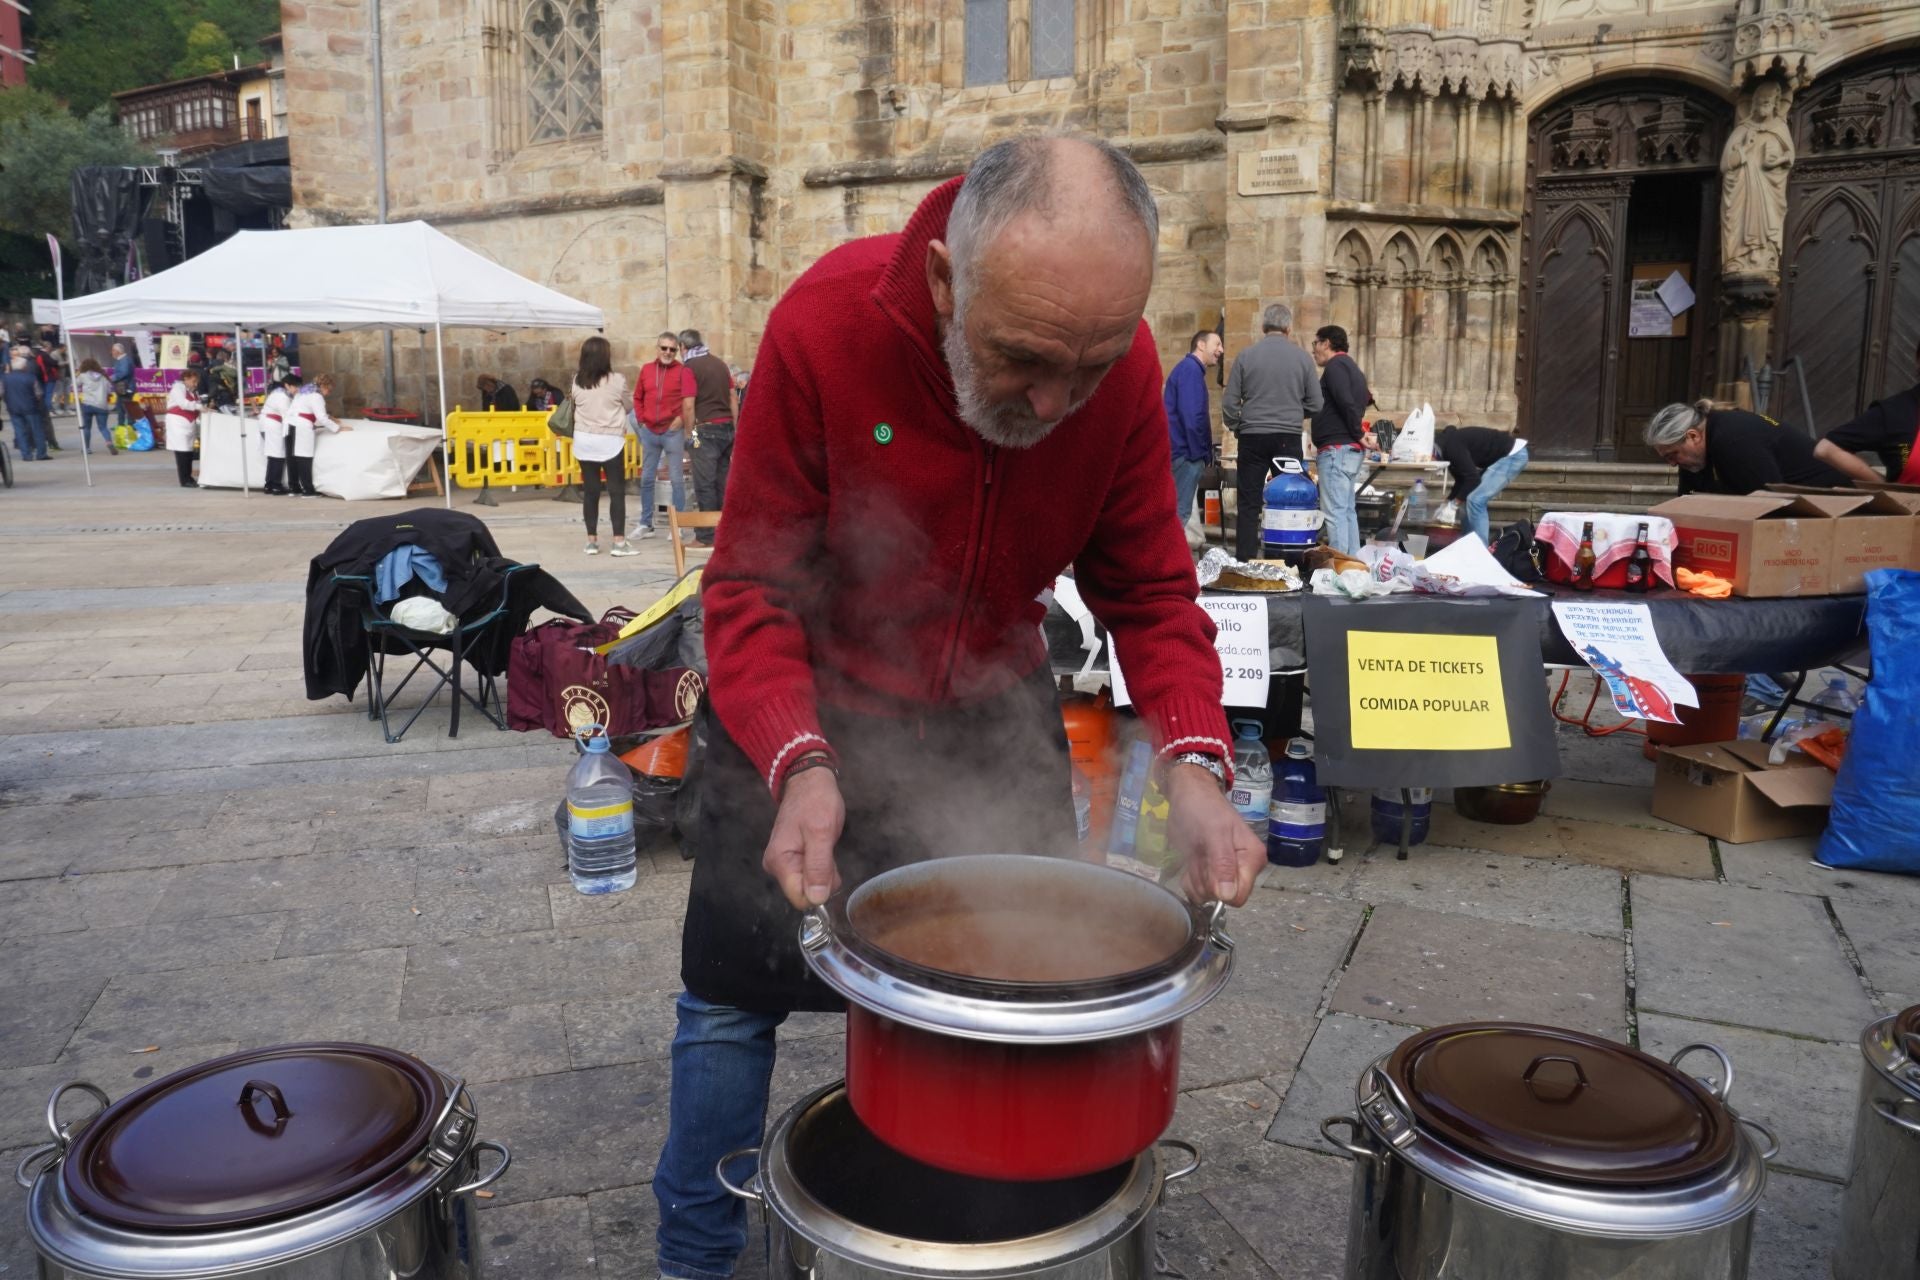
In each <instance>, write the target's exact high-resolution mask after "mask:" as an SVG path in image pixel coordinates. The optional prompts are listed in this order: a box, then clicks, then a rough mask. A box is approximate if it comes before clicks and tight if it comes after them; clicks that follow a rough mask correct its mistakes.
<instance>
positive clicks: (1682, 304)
mask: <svg viewBox="0 0 1920 1280" xmlns="http://www.w3.org/2000/svg"><path fill="white" fill-rule="evenodd" d="M1659 293H1660V301H1662V302H1664V303H1666V304H1667V310H1668V311H1670V312H1672V313H1673V314H1674V315H1676V316H1677V315H1679V314H1680V313H1681V312H1683V311H1685V310H1686V309H1687V308H1688V307H1690V306H1692V305H1693V302H1694V297H1693V286H1692V285H1690V284H1688V283H1687V278H1686V277H1685V276H1683V275H1681V274H1680V273H1679V272H1678V271H1676V272H1674V273H1673V274H1672V275H1670V276H1668V277H1667V278H1666V279H1665V280H1662V281H1661V282H1660V289H1659Z"/></svg>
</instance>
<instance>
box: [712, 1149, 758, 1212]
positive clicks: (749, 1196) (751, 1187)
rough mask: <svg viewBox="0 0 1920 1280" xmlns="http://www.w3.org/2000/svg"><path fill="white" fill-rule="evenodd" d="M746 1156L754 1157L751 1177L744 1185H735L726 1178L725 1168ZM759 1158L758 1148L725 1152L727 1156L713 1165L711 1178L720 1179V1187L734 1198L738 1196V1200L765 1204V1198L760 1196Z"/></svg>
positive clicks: (731, 1180)
mask: <svg viewBox="0 0 1920 1280" xmlns="http://www.w3.org/2000/svg"><path fill="white" fill-rule="evenodd" d="M747 1156H752V1157H754V1165H755V1168H754V1171H753V1176H752V1177H751V1178H748V1179H747V1180H746V1182H744V1183H736V1182H734V1180H733V1179H731V1178H729V1177H728V1176H727V1166H728V1165H730V1164H732V1163H733V1162H734V1161H735V1160H742V1159H745V1158H746V1157H747ZM759 1157H760V1148H758V1147H741V1148H740V1149H739V1150H738V1151H729V1152H727V1154H725V1155H723V1156H721V1157H720V1159H719V1161H718V1162H716V1163H715V1164H714V1166H713V1176H714V1177H716V1178H718V1179H720V1185H721V1186H723V1187H725V1188H726V1189H727V1190H728V1191H729V1192H731V1193H732V1194H733V1195H735V1196H738V1197H739V1198H740V1199H742V1200H751V1201H753V1202H754V1203H755V1204H765V1203H766V1202H767V1198H766V1197H765V1196H763V1195H761V1194H760V1170H759V1167H758V1166H759V1163H760V1159H759Z"/></svg>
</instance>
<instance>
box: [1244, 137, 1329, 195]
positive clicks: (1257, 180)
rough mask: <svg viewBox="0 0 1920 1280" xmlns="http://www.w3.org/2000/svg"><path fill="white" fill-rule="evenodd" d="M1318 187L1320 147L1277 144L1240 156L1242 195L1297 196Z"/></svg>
mask: <svg viewBox="0 0 1920 1280" xmlns="http://www.w3.org/2000/svg"><path fill="white" fill-rule="evenodd" d="M1319 189H1320V148H1319V147H1317V146H1307V147H1279V148H1276V149H1274V150H1272V151H1249V152H1248V153H1247V154H1245V155H1243V156H1241V157H1240V194H1241V195H1243V196H1285V195H1300V194H1304V193H1310V192H1314V191H1318V190H1319Z"/></svg>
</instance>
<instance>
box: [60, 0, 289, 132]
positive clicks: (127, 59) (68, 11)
mask: <svg viewBox="0 0 1920 1280" xmlns="http://www.w3.org/2000/svg"><path fill="white" fill-rule="evenodd" d="M31 7H32V9H33V16H32V17H31V18H29V19H28V23H29V28H28V32H27V40H28V42H29V43H30V44H31V45H32V46H33V48H34V52H35V57H36V58H37V60H38V61H37V64H36V65H35V66H34V67H33V68H32V69H31V70H30V71H29V72H28V83H30V84H32V85H34V86H35V87H37V88H40V89H44V90H46V91H47V92H49V93H51V94H53V95H54V96H55V97H57V98H59V99H60V100H61V101H63V102H65V103H66V104H67V105H68V106H69V107H71V108H72V109H73V111H74V112H75V113H76V114H80V115H84V114H86V113H87V112H89V111H91V110H93V109H94V108H95V107H98V106H101V105H103V104H105V103H106V102H107V100H108V98H109V97H110V96H111V95H113V94H115V93H118V92H120V91H121V90H124V89H138V88H140V87H141V86H143V85H149V84H159V83H161V82H163V81H167V80H174V79H179V78H180V77H182V76H189V75H201V74H204V73H206V72H209V71H218V70H220V69H221V68H223V67H230V66H232V65H233V59H234V58H235V57H236V56H237V57H238V58H239V59H240V63H241V65H242V66H246V65H249V64H251V63H255V62H260V61H262V60H263V59H262V53H261V49H260V46H259V41H260V38H261V37H262V36H266V35H270V34H272V33H273V32H275V31H278V30H279V29H280V4H279V0H38V2H37V3H35V4H33V5H32V6H31ZM203 26H211V27H212V28H213V29H214V31H215V32H218V33H219V34H218V38H216V37H215V36H214V35H213V34H211V33H208V32H205V31H202V30H201V28H202V27H203Z"/></svg>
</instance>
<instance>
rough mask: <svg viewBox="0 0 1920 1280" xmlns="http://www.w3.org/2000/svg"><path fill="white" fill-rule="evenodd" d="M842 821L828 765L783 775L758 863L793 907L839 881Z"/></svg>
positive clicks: (819, 899)
mask: <svg viewBox="0 0 1920 1280" xmlns="http://www.w3.org/2000/svg"><path fill="white" fill-rule="evenodd" d="M1229 812H1231V810H1229ZM846 821H847V803H846V801H845V800H843V799H841V796H840V780H839V779H838V778H836V777H835V776H834V773H833V770H831V769H808V770H806V771H804V772H802V773H796V774H794V775H793V777H791V778H789V779H788V780H787V785H786V789H785V790H783V791H782V792H781V793H780V809H779V811H778V812H777V813H775V814H774V815H773V835H772V836H771V837H770V838H769V839H768V840H767V851H766V854H765V855H764V856H763V857H762V858H761V859H760V865H761V866H763V867H765V868H766V871H767V874H768V875H770V876H772V877H773V878H774V879H775V880H777V881H779V882H780V892H782V893H784V894H786V895H787V901H788V902H790V903H792V904H793V906H794V909H795V910H796V911H805V910H806V909H807V908H809V907H817V906H819V905H820V904H821V903H823V902H825V901H826V900H827V899H828V898H829V897H831V896H833V891H834V890H835V889H837V888H839V887H840V869H839V868H838V867H836V866H834V865H833V846H834V843H835V842H836V841H838V840H839V839H840V829H841V828H842V827H843V826H845V825H846ZM1241 825H1243V826H1244V825H1245V824H1244V823H1242V824H1241Z"/></svg>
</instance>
